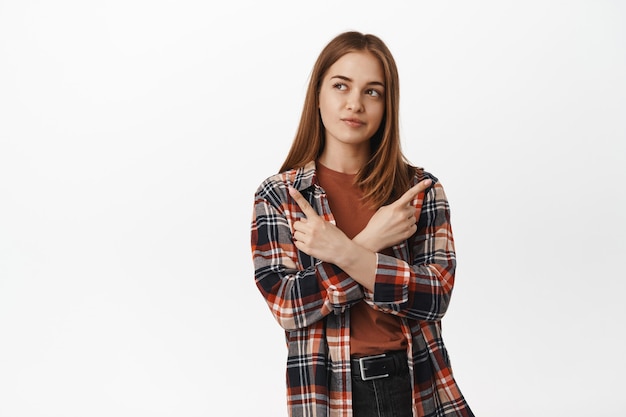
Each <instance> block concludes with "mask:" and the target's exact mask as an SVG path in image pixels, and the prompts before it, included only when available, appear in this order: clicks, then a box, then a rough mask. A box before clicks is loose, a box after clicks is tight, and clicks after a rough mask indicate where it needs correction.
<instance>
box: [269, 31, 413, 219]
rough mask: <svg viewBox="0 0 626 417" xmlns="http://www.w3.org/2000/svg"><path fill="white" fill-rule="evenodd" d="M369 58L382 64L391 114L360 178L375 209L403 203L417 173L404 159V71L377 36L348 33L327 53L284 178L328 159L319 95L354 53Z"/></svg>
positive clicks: (317, 69) (316, 67)
mask: <svg viewBox="0 0 626 417" xmlns="http://www.w3.org/2000/svg"><path fill="white" fill-rule="evenodd" d="M362 51H364V52H369V53H371V54H372V55H374V56H375V57H376V58H377V59H378V60H379V61H380V63H381V64H382V66H383V72H384V77H385V80H384V81H385V112H384V115H383V118H382V121H381V123H380V127H379V128H378V130H377V131H376V133H375V134H374V135H373V136H372V137H371V138H370V150H371V154H370V158H369V160H368V162H367V163H366V164H365V166H363V167H362V168H361V169H360V170H359V172H358V173H357V175H356V179H355V181H356V184H357V185H358V187H359V188H360V189H361V190H362V191H363V198H364V200H365V201H366V202H367V203H368V204H369V205H371V206H372V207H374V208H379V207H380V206H382V205H384V204H388V203H390V202H391V201H393V200H395V199H397V198H398V197H399V196H400V195H402V194H403V193H404V192H405V191H406V190H408V189H409V188H410V186H411V179H412V177H413V175H414V173H415V170H416V168H415V167H413V166H412V165H411V164H409V163H408V160H407V159H406V157H405V156H404V154H403V153H402V149H401V143H400V129H399V121H398V107H399V103H400V86H399V77H398V69H397V67H396V63H395V60H394V59H393V56H392V55H391V52H390V51H389V49H388V48H387V46H386V45H385V43H384V42H383V41H382V40H381V39H380V38H378V37H377V36H375V35H371V34H363V33H360V32H354V31H350V32H344V33H341V34H339V35H337V36H336V37H335V38H334V39H332V40H331V41H330V42H329V43H328V44H327V45H326V47H324V49H323V50H322V52H321V53H320V55H319V57H318V58H317V61H316V62H315V65H314V66H313V71H312V72H311V76H310V79H309V85H308V88H307V91H306V96H305V100H304V107H303V109H302V115H301V117H300V124H299V126H298V130H297V132H296V135H295V138H294V140H293V143H292V145H291V149H290V150H289V153H288V154H287V158H286V159H285V161H284V162H283V165H282V167H281V168H280V172H283V171H287V170H290V169H297V168H300V167H302V166H304V165H305V164H307V163H308V162H310V161H312V160H316V159H317V158H318V157H319V156H320V155H321V153H322V151H323V149H324V144H325V137H324V136H325V129H324V125H323V124H322V118H321V116H320V112H319V91H320V88H321V84H322V80H323V77H324V75H325V74H326V71H328V69H329V68H330V67H331V66H332V65H333V64H334V63H335V62H337V60H338V59H340V58H341V57H342V56H344V55H346V54H347V53H350V52H362Z"/></svg>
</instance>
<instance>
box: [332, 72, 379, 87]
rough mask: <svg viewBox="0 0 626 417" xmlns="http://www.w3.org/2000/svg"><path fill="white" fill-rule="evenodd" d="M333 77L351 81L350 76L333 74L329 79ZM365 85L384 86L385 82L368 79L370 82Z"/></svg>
mask: <svg viewBox="0 0 626 417" xmlns="http://www.w3.org/2000/svg"><path fill="white" fill-rule="evenodd" d="M333 78H339V79H340V80H344V81H350V82H352V81H353V80H352V79H351V78H350V77H346V76H345V75H333V76H332V77H330V79H331V80H332V79H333ZM367 85H379V86H381V87H383V88H385V84H383V83H381V82H380V81H370V82H368V83H367Z"/></svg>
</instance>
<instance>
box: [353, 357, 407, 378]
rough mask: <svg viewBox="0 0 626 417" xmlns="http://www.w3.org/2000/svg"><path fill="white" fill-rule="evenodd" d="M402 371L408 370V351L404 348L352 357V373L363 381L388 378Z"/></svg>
mask: <svg viewBox="0 0 626 417" xmlns="http://www.w3.org/2000/svg"><path fill="white" fill-rule="evenodd" d="M402 371H405V372H406V371H408V363H407V357H406V351H404V350H397V351H393V352H386V353H381V354H380V355H372V356H363V357H360V358H355V357H353V358H352V375H353V376H354V377H355V378H360V379H361V380H363V381H369V380H371V379H379V378H387V377H388V376H390V375H396V374H398V373H400V372H402Z"/></svg>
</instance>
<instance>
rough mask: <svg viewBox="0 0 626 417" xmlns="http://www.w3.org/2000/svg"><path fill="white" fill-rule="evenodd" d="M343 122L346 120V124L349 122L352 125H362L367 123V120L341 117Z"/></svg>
mask: <svg viewBox="0 0 626 417" xmlns="http://www.w3.org/2000/svg"><path fill="white" fill-rule="evenodd" d="M341 121H342V122H344V123H345V124H347V125H348V126H350V127H361V126H363V125H365V122H363V121H361V120H359V119H349V118H347V119H341Z"/></svg>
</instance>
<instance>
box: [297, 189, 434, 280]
mask: <svg viewBox="0 0 626 417" xmlns="http://www.w3.org/2000/svg"><path fill="white" fill-rule="evenodd" d="M431 183H432V181H431V180H430V179H426V180H423V181H421V182H419V183H418V184H416V185H415V186H413V187H412V188H411V189H409V190H408V191H407V192H406V193H404V194H403V195H402V196H401V197H400V198H399V199H398V200H396V201H395V202H394V203H392V204H389V205H387V206H383V207H381V208H380V209H378V210H377V211H376V213H375V214H374V215H373V216H372V218H371V219H370V221H369V222H368V224H367V226H366V227H365V228H364V229H363V230H362V231H361V233H359V234H358V235H357V236H355V237H354V239H350V238H348V237H347V236H346V235H345V234H344V233H343V232H342V231H341V230H340V229H339V228H338V227H337V226H335V225H333V224H332V223H330V222H328V221H325V220H324V219H323V218H321V217H320V216H319V215H318V214H317V213H316V212H315V210H314V209H313V207H311V206H310V205H309V203H308V202H307V201H306V199H305V198H304V197H303V196H302V194H300V193H299V192H298V191H297V190H296V189H295V188H292V187H290V188H289V194H290V195H291V196H292V197H293V199H294V201H295V202H296V203H297V204H298V206H299V207H300V209H302V212H303V213H304V214H305V216H306V218H305V219H302V220H300V221H297V222H295V223H294V225H293V227H294V230H295V232H294V235H293V237H294V240H295V245H296V247H297V248H298V249H299V250H301V251H302V252H304V253H306V254H308V255H310V256H313V257H315V258H317V259H320V260H322V261H324V262H329V263H332V264H334V265H337V266H338V267H339V268H341V269H342V270H343V271H345V272H346V273H347V274H348V275H349V276H350V277H352V278H353V279H354V280H355V281H357V282H358V283H359V284H361V285H362V286H363V287H365V288H367V289H368V290H369V291H372V292H373V291H374V284H375V277H376V264H377V260H376V259H377V256H376V253H377V252H379V251H381V250H383V249H385V248H388V247H390V246H393V245H395V244H397V243H400V242H402V241H404V240H406V239H408V238H409V237H410V236H411V235H413V233H415V231H416V229H417V225H416V222H417V219H418V218H419V215H420V213H419V212H418V211H417V209H416V208H415V204H412V202H413V201H414V200H415V198H416V197H417V196H418V194H419V193H421V192H423V191H424V190H426V189H427V188H428V187H429V186H430V185H431Z"/></svg>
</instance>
